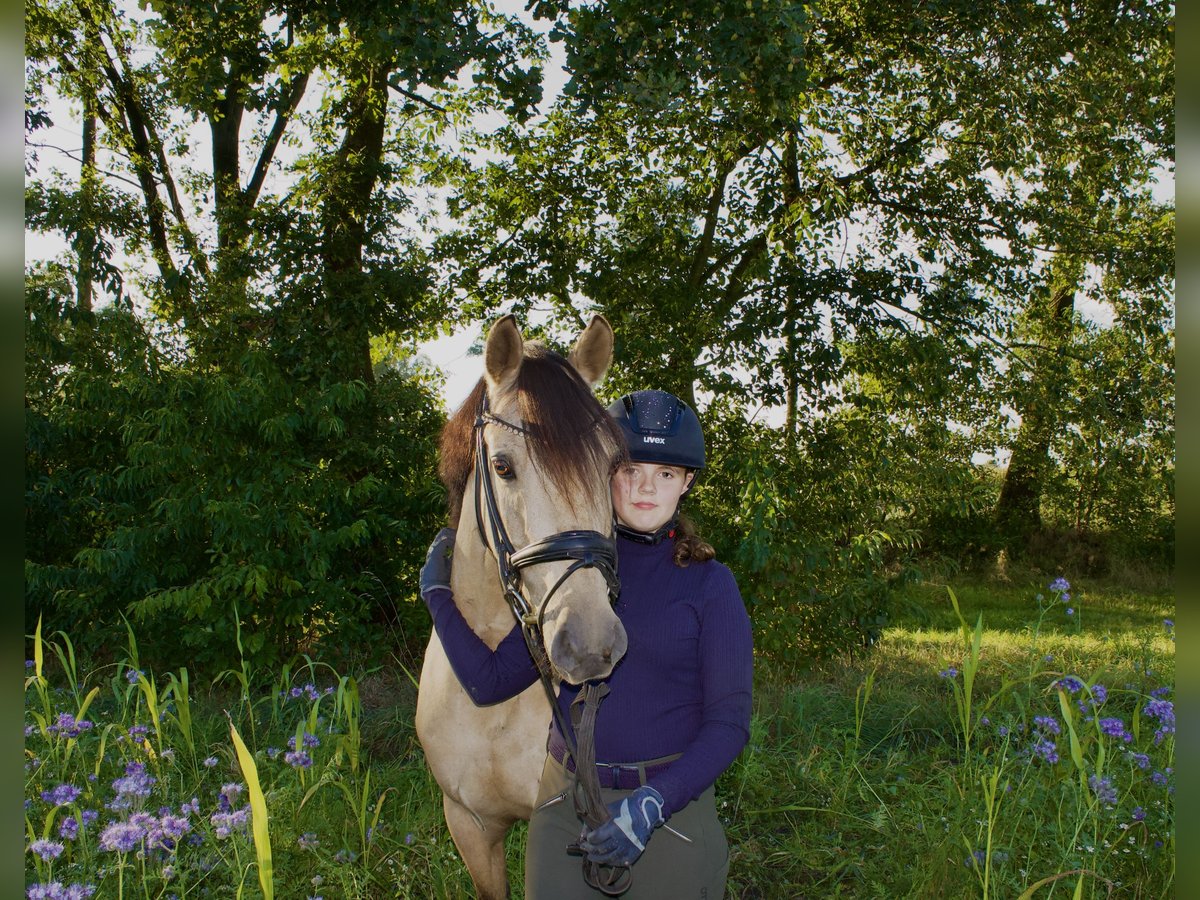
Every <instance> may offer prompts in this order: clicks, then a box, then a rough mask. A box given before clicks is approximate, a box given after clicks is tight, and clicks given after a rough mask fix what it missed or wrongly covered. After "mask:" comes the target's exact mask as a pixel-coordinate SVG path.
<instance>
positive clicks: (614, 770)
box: [596, 763, 642, 791]
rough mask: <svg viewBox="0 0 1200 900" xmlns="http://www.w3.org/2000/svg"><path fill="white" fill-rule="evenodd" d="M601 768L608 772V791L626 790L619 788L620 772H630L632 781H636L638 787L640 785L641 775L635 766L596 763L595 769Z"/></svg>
mask: <svg viewBox="0 0 1200 900" xmlns="http://www.w3.org/2000/svg"><path fill="white" fill-rule="evenodd" d="M601 766H603V767H604V768H605V769H607V770H608V773H609V776H610V778H609V789H610V790H614V791H622V790H626V788H623V787H622V786H621V772H622V771H625V772H631V773H632V774H633V780H634V781H636V782H637V783H638V784H639V785H640V784H641V781H642V779H641V773H640V772H639V771H638V767H637V766H627V765H622V764H621V763H596V768H600V767H601Z"/></svg>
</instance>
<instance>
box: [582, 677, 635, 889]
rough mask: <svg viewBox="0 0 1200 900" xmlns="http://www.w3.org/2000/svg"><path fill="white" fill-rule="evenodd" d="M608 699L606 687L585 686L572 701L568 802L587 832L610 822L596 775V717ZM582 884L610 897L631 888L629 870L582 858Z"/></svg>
mask: <svg viewBox="0 0 1200 900" xmlns="http://www.w3.org/2000/svg"><path fill="white" fill-rule="evenodd" d="M607 696H608V685H607V684H604V683H603V682H601V683H599V684H585V685H584V686H583V688H582V689H580V691H579V693H578V694H577V695H576V697H575V699H574V700H572V701H571V725H572V727H573V729H574V731H575V753H574V754H573V755H574V757H575V776H574V789H573V790H572V796H571V799H572V800H573V801H574V802H575V814H576V815H577V816H579V818H580V819H582V820H583V822H584V824H585V825H586V826H587V829H588V831H592V830H594V829H596V828H599V827H600V826H601V825H603V824H604V823H605V822H607V821H609V820H610V819H611V818H612V816H610V815H609V813H608V807H607V806H606V805H605V804H604V798H603V797H602V796H601V794H600V778H599V776H598V775H597V774H596V740H595V737H596V714H597V713H598V712H599V711H600V701H601V700H603V699H604V698H605V697H607ZM583 880H584V881H586V882H587V883H588V884H590V885H591V886H592V887H594V888H595V889H596V890H598V891H600V892H602V893H604V894H607V895H608V896H609V897H617V896H619V895H621V894H623V893H625V892H626V891H627V890H629V888H630V886H631V885H632V884H633V872H632V871H631V870H630V868H629V866H609V865H603V864H601V863H595V862H592V861H591V860H590V859H588V858H587V857H584V860H583Z"/></svg>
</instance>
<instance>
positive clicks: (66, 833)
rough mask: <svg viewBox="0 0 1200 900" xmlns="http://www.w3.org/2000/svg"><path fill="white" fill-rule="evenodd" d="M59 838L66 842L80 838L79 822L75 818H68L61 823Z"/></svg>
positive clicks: (59, 824)
mask: <svg viewBox="0 0 1200 900" xmlns="http://www.w3.org/2000/svg"><path fill="white" fill-rule="evenodd" d="M58 836H59V837H60V838H62V839H63V840H64V841H73V840H75V838H77V837H79V820H78V819H77V818H75V817H74V816H67V817H66V818H65V819H63V820H62V821H61V822H59V823H58Z"/></svg>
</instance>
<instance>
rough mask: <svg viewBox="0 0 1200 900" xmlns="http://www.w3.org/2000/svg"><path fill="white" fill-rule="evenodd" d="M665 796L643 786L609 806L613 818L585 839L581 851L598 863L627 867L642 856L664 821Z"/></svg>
mask: <svg viewBox="0 0 1200 900" xmlns="http://www.w3.org/2000/svg"><path fill="white" fill-rule="evenodd" d="M664 802H665V801H664V800H663V797H662V794H660V793H659V792H658V791H656V790H655V789H654V788H652V787H650V785H648V784H644V785H642V786H641V787H640V788H638V789H637V790H636V791H634V792H633V793H632V794H630V795H629V796H628V797H624V798H622V799H621V800H614V801H613V802H612V803H610V804H608V811H609V813H610V814H611V815H612V818H611V819H610V820H609V821H607V822H605V823H604V824H603V825H601V826H600V827H599V828H596V829H594V830H592V831H589V832H588V833H587V834H586V835H584V837H583V840H581V841H580V842H579V848H580V849H581V850H582V851H583V852H584V853H585V854H586V855H587V858H588V859H590V860H591V861H592V862H595V863H603V864H604V865H609V866H628V865H632V864H633V862H634V860H636V859H637V858H638V857H639V856H641V855H642V851H643V850H645V849H646V842H647V841H649V840H650V835H651V833H653V831H654V829H655V828H657V827H658V826H659V825H661V824H662V823H663V822H665V821H666V819H665V818H663V805H664Z"/></svg>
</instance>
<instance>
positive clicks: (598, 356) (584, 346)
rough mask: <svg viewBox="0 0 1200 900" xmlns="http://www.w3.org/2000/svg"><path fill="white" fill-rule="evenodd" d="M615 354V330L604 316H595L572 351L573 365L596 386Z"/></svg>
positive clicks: (585, 378)
mask: <svg viewBox="0 0 1200 900" xmlns="http://www.w3.org/2000/svg"><path fill="white" fill-rule="evenodd" d="M612 355H613V330H612V326H611V325H609V324H608V319H606V318H604V316H600V315H597V316H593V317H592V321H591V323H590V324H589V325H588V327H587V328H585V329H583V334H581V335H579V340H578V341H576V342H575V348H574V349H573V350H572V351H571V356H570V360H571V365H573V366H574V367H575V371H577V372H578V373H579V374H580V375H581V376H583V380H584V381H586V382H587V383H588V384H590V385H591V386H592V387H595V386H596V385H597V384H599V383H600V379H601V378H603V377H604V373H605V372H607V371H608V366H609V363H611V362H612Z"/></svg>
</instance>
